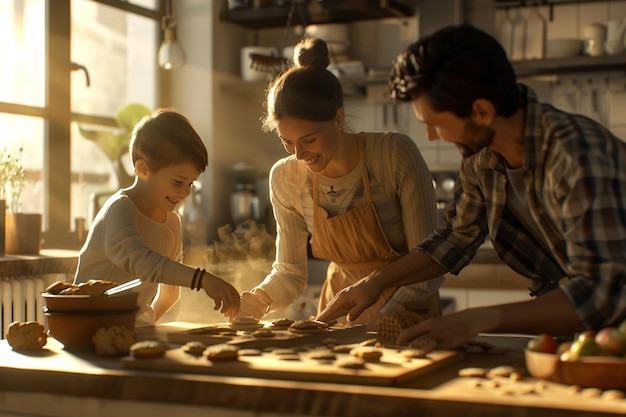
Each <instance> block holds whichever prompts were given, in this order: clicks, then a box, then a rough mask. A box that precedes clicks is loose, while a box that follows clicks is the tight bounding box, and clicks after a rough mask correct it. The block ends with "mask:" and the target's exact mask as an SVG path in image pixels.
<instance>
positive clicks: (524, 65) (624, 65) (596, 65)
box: [512, 55, 626, 77]
mask: <svg viewBox="0 0 626 417" xmlns="http://www.w3.org/2000/svg"><path fill="white" fill-rule="evenodd" d="M512 64H513V68H514V69H515V73H516V74H517V76H518V77H530V76H534V75H555V74H571V73H579V72H599V71H626V55H615V56H608V55H607V56H593V57H592V56H575V57H571V58H549V59H537V60H527V61H513V63H512Z"/></svg>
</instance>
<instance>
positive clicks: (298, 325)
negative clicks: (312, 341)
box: [288, 320, 324, 334]
mask: <svg viewBox="0 0 626 417" xmlns="http://www.w3.org/2000/svg"><path fill="white" fill-rule="evenodd" d="M288 330H289V331H290V332H292V333H301V334H302V333H304V334H308V333H321V332H323V331H324V328H323V327H322V326H320V324H319V323H316V322H314V321H311V320H298V321H295V322H293V323H292V324H291V326H289V329H288Z"/></svg>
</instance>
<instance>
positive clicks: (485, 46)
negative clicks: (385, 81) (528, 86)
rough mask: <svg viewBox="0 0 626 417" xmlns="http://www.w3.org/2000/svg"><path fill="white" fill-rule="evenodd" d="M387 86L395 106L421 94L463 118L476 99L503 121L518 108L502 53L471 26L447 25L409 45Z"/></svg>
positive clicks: (514, 84)
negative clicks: (489, 105) (490, 103)
mask: <svg viewBox="0 0 626 417" xmlns="http://www.w3.org/2000/svg"><path fill="white" fill-rule="evenodd" d="M389 85H390V87H391V96H392V98H395V99H396V100H397V101H404V102H408V101H411V100H412V99H414V98H416V97H419V96H422V95H424V94H425V95H426V96H427V97H428V99H429V101H430V104H431V105H432V106H433V108H434V109H435V110H437V111H450V112H452V113H454V114H455V115H457V116H459V117H463V118H466V117H469V116H470V115H471V114H472V104H473V103H474V101H475V100H476V99H479V98H483V99H486V100H489V101H490V102H492V103H493V105H494V106H495V108H496V111H497V112H498V115H501V116H504V117H510V116H511V115H513V113H515V112H516V111H517V109H518V108H519V107H520V106H521V105H522V98H521V96H520V93H519V90H518V87H517V82H516V77H515V71H514V70H513V67H512V65H511V63H510V62H509V59H508V58H507V55H506V52H505V51H504V48H502V46H501V45H500V43H499V42H498V41H497V40H496V39H494V38H493V37H492V36H490V35H488V34H487V33H485V32H483V31H481V30H479V29H476V28H474V27H472V26H470V25H459V26H449V27H446V28H443V29H440V30H439V31H437V32H435V33H434V34H432V35H430V36H428V37H425V38H423V39H420V40H419V41H417V42H415V43H413V44H411V45H410V46H409V47H407V48H406V49H405V50H404V51H403V52H402V53H401V54H400V55H398V58H397V60H396V62H395V64H394V67H393V69H392V71H391V76H390V79H389Z"/></svg>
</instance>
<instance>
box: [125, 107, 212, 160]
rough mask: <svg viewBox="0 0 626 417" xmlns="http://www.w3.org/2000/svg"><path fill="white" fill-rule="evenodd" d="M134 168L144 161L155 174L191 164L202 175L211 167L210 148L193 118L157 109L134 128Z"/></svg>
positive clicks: (132, 149)
mask: <svg viewBox="0 0 626 417" xmlns="http://www.w3.org/2000/svg"><path fill="white" fill-rule="evenodd" d="M130 156H131V159H132V162H133V165H134V164H135V163H136V162H137V161H138V160H139V159H143V160H145V161H146V162H147V163H148V166H149V167H150V169H151V170H152V171H158V170H160V169H161V168H165V167H168V166H171V165H176V164H180V163H183V162H190V163H191V164H192V165H193V166H194V167H195V168H196V169H198V170H199V171H200V172H204V170H205V169H206V167H207V165H208V160H209V157H208V153H207V149H206V147H205V146H204V143H203V142H202V139H201V138H200V135H198V133H197V132H196V130H195V129H194V128H193V126H192V124H191V122H190V121H189V119H187V118H186V117H185V116H183V115H182V114H180V113H178V112H177V111H176V110H174V109H171V108H159V109H156V110H155V111H154V112H152V114H150V115H149V116H146V117H144V118H143V119H142V120H141V121H140V122H139V123H137V125H136V126H135V128H134V129H133V133H132V136H131V140H130Z"/></svg>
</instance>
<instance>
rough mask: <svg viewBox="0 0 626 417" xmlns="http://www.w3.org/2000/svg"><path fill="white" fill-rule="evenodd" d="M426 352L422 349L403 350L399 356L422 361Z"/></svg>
mask: <svg viewBox="0 0 626 417" xmlns="http://www.w3.org/2000/svg"><path fill="white" fill-rule="evenodd" d="M427 354H428V352H426V351H425V350H424V349H403V350H402V351H401V352H400V355H402V356H403V357H405V358H407V359H424V358H425V357H426V355H427Z"/></svg>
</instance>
